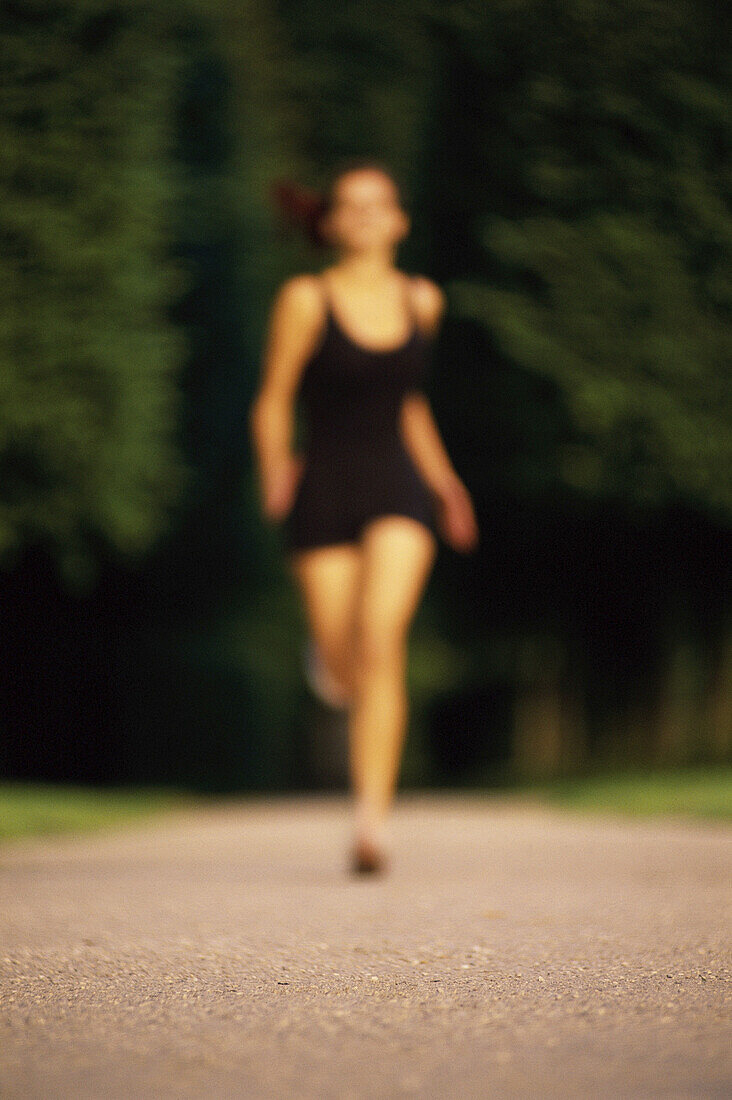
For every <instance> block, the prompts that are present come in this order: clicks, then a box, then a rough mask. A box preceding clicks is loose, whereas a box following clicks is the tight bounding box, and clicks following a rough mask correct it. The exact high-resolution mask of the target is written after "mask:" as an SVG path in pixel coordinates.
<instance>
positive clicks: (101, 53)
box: [0, 0, 188, 588]
mask: <svg viewBox="0 0 732 1100" xmlns="http://www.w3.org/2000/svg"><path fill="white" fill-rule="evenodd" d="M9 7H10V9H11V18H10V19H7V18H6V20H5V22H4V24H3V30H2V32H1V34H0V47H1V48H2V52H3V57H4V59H5V63H4V79H3V82H2V87H1V89H0V235H1V236H2V240H3V245H4V247H3V249H2V254H1V256H0V410H1V411H0V560H2V562H3V564H11V563H12V560H13V557H14V556H15V555H16V554H17V553H18V552H19V551H20V550H21V549H22V548H23V546H24V545H25V544H27V543H36V542H40V543H44V544H46V545H47V546H48V547H49V549H50V550H51V552H52V553H53V554H54V556H55V557H56V558H57V559H58V562H59V565H60V567H61V570H62V573H63V576H64V578H65V580H66V582H67V583H68V584H70V585H74V586H77V587H79V588H84V587H88V586H89V585H90V584H92V583H93V580H94V576H95V564H96V559H97V555H98V553H99V548H100V544H105V545H106V546H107V548H109V549H111V550H112V551H113V552H118V553H119V554H120V555H122V556H124V557H126V558H132V559H134V558H135V557H136V556H138V555H141V554H142V553H143V552H144V551H146V550H147V549H148V548H149V547H150V545H151V543H152V542H153V541H154V540H155V539H156V538H158V537H159V536H160V534H161V533H162V532H163V531H164V530H165V529H166V526H167V517H166V509H168V508H170V507H173V506H175V504H176V503H177V502H178V500H179V499H180V495H181V492H182V489H183V487H184V486H185V484H186V481H187V476H188V471H187V470H186V468H185V466H184V464H183V462H182V460H181V458H180V456H179V454H178V451H177V447H176V440H175V435H176V432H177V426H178V418H179V414H180V401H179V396H178V392H177V389H176V387H175V375H176V371H177V370H178V369H179V367H180V364H181V361H182V359H183V356H184V353H185V350H186V343H185V340H184V337H183V334H182V333H181V332H180V331H179V330H178V329H176V328H175V327H174V326H173V324H171V323H170V322H169V321H168V320H167V318H166V309H167V308H168V306H169V305H170V303H171V302H172V301H173V300H174V299H175V298H176V297H177V296H178V294H179V293H180V290H181V287H182V285H183V272H182V271H181V269H180V268H179V267H178V266H176V265H175V264H173V263H172V262H171V261H170V260H169V258H168V256H167V253H166V249H167V245H168V243H169V223H168V216H169V212H170V211H169V204H170V198H171V188H172V181H171V173H170V164H169V160H170V149H169V146H170V141H171V136H170V115H171V102H172V100H171V93H172V89H173V88H174V82H175V78H176V67H177V56H176V47H175V43H174V41H173V39H172V37H171V35H170V34H169V31H168V28H167V26H166V24H165V21H164V19H161V18H160V17H159V16H157V15H156V13H155V6H154V5H145V4H143V3H133V2H126V3H123V4H120V5H117V6H116V7H112V8H110V7H108V6H107V5H102V4H101V3H98V2H96V0H82V2H75V3H73V4H71V3H69V4H60V5H59V4H50V3H44V2H38V3H35V4H31V5H27V4H26V5H22V4H14V5H9Z"/></svg>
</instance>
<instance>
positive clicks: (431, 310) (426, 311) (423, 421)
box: [400, 278, 458, 496]
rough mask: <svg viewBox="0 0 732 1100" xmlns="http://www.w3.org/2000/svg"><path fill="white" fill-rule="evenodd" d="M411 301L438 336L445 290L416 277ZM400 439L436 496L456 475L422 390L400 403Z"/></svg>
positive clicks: (426, 328) (424, 323)
mask: <svg viewBox="0 0 732 1100" xmlns="http://www.w3.org/2000/svg"><path fill="white" fill-rule="evenodd" d="M415 288H416V293H415V295H414V304H415V307H416V309H417V312H418V314H419V317H420V323H421V327H422V329H423V331H426V332H427V333H428V334H429V335H430V336H431V337H432V338H434V337H435V336H436V335H437V332H438V329H439V327H440V324H441V322H442V318H443V315H444V312H445V306H446V299H445V293H444V291H443V290H442V289H441V287H439V286H438V285H437V283H434V282H432V280H431V279H426V278H418V279H415ZM400 430H401V435H402V440H403V442H404V445H405V447H406V448H407V450H408V451H409V454H410V455H411V457H412V458H413V459H414V462H415V464H416V466H417V468H418V469H419V472H420V474H421V475H422V479H423V480H424V482H425V484H426V485H427V486H428V487H429V488H430V490H431V491H432V492H433V493H435V495H437V496H439V495H440V493H441V492H442V491H443V489H444V488H445V487H446V486H448V485H449V484H450V483H452V482H453V481H455V480H456V479H457V477H458V475H457V473H456V472H455V469H454V468H453V465H452V463H451V461H450V458H449V456H448V453H447V451H446V450H445V445H444V443H443V442H442V438H441V436H440V432H439V430H438V428H437V424H436V423H435V418H434V416H433V414H432V409H431V407H430V403H429V401H428V399H427V396H426V394H424V393H423V392H422V391H421V390H416V391H413V392H411V393H408V394H407V395H406V397H405V398H404V401H403V402H402V407H401V417H400Z"/></svg>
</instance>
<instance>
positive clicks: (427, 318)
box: [410, 275, 447, 328]
mask: <svg viewBox="0 0 732 1100" xmlns="http://www.w3.org/2000/svg"><path fill="white" fill-rule="evenodd" d="M410 282H411V285H412V294H413V301H414V305H415V308H416V309H417V311H418V312H419V313H420V316H421V317H422V319H423V321H424V323H425V324H426V325H427V326H428V327H429V328H435V327H436V326H437V325H438V324H439V322H440V320H441V319H442V315H443V313H444V312H445V307H446V305H447V297H446V295H445V292H444V290H443V289H442V287H441V286H439V285H438V284H437V283H436V282H434V280H433V279H428V278H427V276H426V275H411V276H410Z"/></svg>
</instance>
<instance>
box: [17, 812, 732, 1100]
mask: <svg viewBox="0 0 732 1100" xmlns="http://www.w3.org/2000/svg"><path fill="white" fill-rule="evenodd" d="M391 829H392V838H393V842H394V848H393V858H392V867H391V872H390V874H389V875H388V876H387V877H385V878H381V879H374V878H352V877H350V876H348V875H347V874H346V870H345V868H346V855H345V853H346V851H347V846H348V843H349V841H350V811H349V804H348V802H347V801H346V798H345V796H344V795H340V794H337V795H322V796H321V795H309V796H306V797H301V798H297V797H287V798H282V797H279V798H275V799H264V798H255V799H247V800H240V801H233V800H230V801H227V802H226V803H222V804H220V805H218V806H216V807H215V808H212V809H211V810H205V811H203V812H201V813H195V814H194V813H178V814H176V816H175V817H169V818H166V819H157V820H156V821H155V822H154V824H153V823H150V822H148V823H146V824H145V825H144V826H142V825H139V824H138V825H136V826H134V827H128V828H126V829H125V830H117V831H116V832H115V833H113V834H112V833H106V834H104V835H101V834H97V835H95V836H87V837H65V838H60V837H58V838H54V839H44V840H41V839H34V840H24V841H14V842H12V843H10V844H8V843H6V844H4V845H2V847H0V1096H2V1097H3V1100H10V1098H16V1097H22V1098H23V1100H29V1098H35V1097H38V1098H41V1097H42V1098H43V1100H49V1098H53V1100H56V1098H62V1097H63V1098H65V1097H69V1098H72V1097H73V1098H74V1100H81V1098H86V1097H94V1098H101V1097H104V1098H105V1100H106V1098H116V1097H120V1098H122V1097H124V1098H133V1097H134V1098H135V1100H138V1098H140V1100H142V1098H147V1097H150V1098H152V1097H155V1098H156V1100H157V1098H159V1097H202V1098H205V1100H209V1098H218V1097H222V1098H223V1097H227V1098H229V1097H243V1098H247V1100H250V1098H252V1100H259V1098H277V1100H285V1098H287V1100H289V1098H297V1097H307V1098H311V1097H312V1098H318V1100H329V1098H338V1100H372V1098H390V1100H391V1098H392V1097H419V1098H420V1100H421V1098H423V1097H427V1098H433V1097H439V1098H449V1100H452V1098H460V1100H462V1098H472V1097H490V1098H494V1097H531V1098H532V1100H533V1098H535V1097H540V1098H543V1097H557V1098H558V1097H562V1098H566V1097H612V1098H613V1100H615V1098H617V1097H643V1098H646V1097H725V1098H727V1097H729V1096H730V1095H732V1028H731V1027H730V1022H731V1021H730V1015H731V1013H730V1007H731V1004H732V998H731V997H730V992H731V986H730V943H731V941H732V936H731V932H732V922H731V920H730V906H729V903H730V896H731V889H730V880H731V877H732V876H731V875H730V871H731V870H732V829H730V828H729V827H728V826H725V825H719V824H716V825H715V824H710V823H702V822H700V823H693V822H684V821H682V820H680V819H676V820H667V821H665V822H662V821H658V820H656V821H654V820H652V819H645V820H638V819H634V820H625V819H622V818H616V817H613V816H612V815H608V814H606V815H598V816H596V817H591V818H590V817H583V816H580V815H575V814H569V813H565V812H563V811H561V810H559V809H553V808H541V807H540V806H538V805H536V804H532V803H531V801H526V800H524V801H522V800H520V799H517V798H515V797H512V796H502V795H483V796H476V795H469V796H466V797H464V798H463V797H455V796H446V795H440V794H436V795H420V794H414V793H411V792H403V793H402V794H400V796H399V800H398V802H397V806H396V809H395V812H394V816H393V818H392V822H391Z"/></svg>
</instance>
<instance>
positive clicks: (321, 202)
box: [269, 157, 404, 248]
mask: <svg viewBox="0 0 732 1100" xmlns="http://www.w3.org/2000/svg"><path fill="white" fill-rule="evenodd" d="M361 169H375V170H376V171H379V172H383V174H384V175H385V176H388V177H389V179H390V180H391V181H392V182H393V183H394V186H395V187H396V189H397V193H398V194H399V195H400V196H401V194H402V193H403V190H404V189H403V187H402V186H401V183H400V181H399V180H398V179H397V177H396V176H395V174H394V172H393V171H392V169H391V168H390V167H389V166H388V165H386V164H384V162H383V161H380V160H377V159H373V158H371V157H349V158H347V159H345V160H342V161H340V162H339V164H338V165H337V166H336V167H335V168H334V169H333V170H332V171H331V173H330V176H329V178H328V180H327V182H326V184H325V186H324V187H323V188H320V189H318V190H316V189H314V188H312V187H306V186H304V185H302V184H299V183H296V182H295V181H294V180H291V179H277V180H275V181H274V182H273V183H272V184H271V185H270V189H269V195H270V200H271V201H272V203H273V204H274V206H275V207H276V209H277V210H278V212H279V214H280V218H281V219H282V221H283V222H284V224H285V225H287V226H289V227H296V228H300V229H301V230H302V231H303V232H304V233H305V235H306V237H307V238H308V240H309V241H310V243H311V244H313V245H315V246H316V247H319V248H324V247H326V246H327V245H328V243H329V242H328V241H327V240H326V239H325V238H324V237H323V235H322V233H321V232H320V228H319V226H318V222H319V220H320V218H321V217H322V216H323V215H324V214H327V212H328V211H329V210H330V208H331V206H332V205H333V197H334V192H335V188H336V184H337V183H338V181H339V180H340V178H341V176H345V175H346V174H347V173H349V172H356V171H360V170H361Z"/></svg>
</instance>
